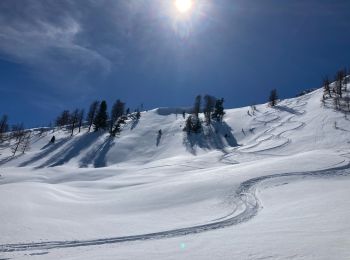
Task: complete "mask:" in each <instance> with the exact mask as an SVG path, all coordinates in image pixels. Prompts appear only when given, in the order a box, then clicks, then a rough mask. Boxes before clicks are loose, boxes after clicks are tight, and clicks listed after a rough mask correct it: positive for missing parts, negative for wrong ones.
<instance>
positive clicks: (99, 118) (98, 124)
mask: <svg viewBox="0 0 350 260" xmlns="http://www.w3.org/2000/svg"><path fill="white" fill-rule="evenodd" d="M107 120H108V115H107V103H106V101H105V100H103V101H102V102H101V104H100V107H99V110H98V112H97V114H96V117H95V120H94V129H95V132H97V131H98V130H100V129H103V130H105V129H106V128H107Z"/></svg>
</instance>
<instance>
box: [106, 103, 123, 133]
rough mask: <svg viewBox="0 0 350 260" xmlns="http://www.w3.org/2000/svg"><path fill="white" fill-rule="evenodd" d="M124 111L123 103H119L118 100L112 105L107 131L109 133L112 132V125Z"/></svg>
mask: <svg viewBox="0 0 350 260" xmlns="http://www.w3.org/2000/svg"><path fill="white" fill-rule="evenodd" d="M124 109H125V103H123V102H121V101H120V100H119V99H118V100H117V101H116V102H115V103H114V104H113V107H112V111H111V120H110V129H109V130H110V132H111V133H112V131H113V126H114V124H115V123H116V122H117V120H118V119H119V118H120V117H121V116H122V115H123V114H124Z"/></svg>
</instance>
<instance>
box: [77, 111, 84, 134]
mask: <svg viewBox="0 0 350 260" xmlns="http://www.w3.org/2000/svg"><path fill="white" fill-rule="evenodd" d="M84 114H85V110H84V109H81V110H80V111H79V114H78V123H79V125H78V127H79V133H80V129H81V126H82V125H83V120H84Z"/></svg>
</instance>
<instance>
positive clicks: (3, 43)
mask: <svg viewBox="0 0 350 260" xmlns="http://www.w3.org/2000/svg"><path fill="white" fill-rule="evenodd" d="M93 5H96V6H97V5H98V4H96V2H95V1H92V0H91V1H74V2H72V1H67V0H62V1H50V0H48V1H40V0H35V1H32V0H27V1H17V0H3V1H1V2H0V58H1V59H5V60H8V61H11V62H15V63H20V64H23V65H26V66H29V67H30V68H34V70H35V71H36V73H38V74H41V77H43V78H44V79H45V80H55V81H57V80H58V79H60V80H59V81H60V82H59V83H60V84H57V86H62V85H65V84H62V81H65V82H66V83H67V82H68V81H69V83H70V84H66V85H71V86H72V85H75V84H74V83H75V82H81V81H82V80H83V78H85V76H86V75H88V74H90V73H92V72H93V73H94V77H100V76H102V77H103V76H105V75H107V74H108V73H110V71H111V69H112V67H113V66H114V64H118V63H119V62H120V59H121V57H122V53H121V51H120V50H119V49H118V46H117V45H113V46H111V45H108V44H106V43H98V44H95V43H96V38H98V35H96V33H98V31H95V32H94V33H95V34H89V33H91V29H90V28H89V27H91V26H92V24H91V23H90V24H89V19H90V18H92V16H91V14H89V13H90V12H92V10H93V9H94V6H93ZM98 6H99V7H100V8H101V7H103V8H108V7H107V6H101V5H98ZM100 12H101V11H100ZM94 18H95V17H94ZM98 19H100V18H98V17H97V18H96V20H98Z"/></svg>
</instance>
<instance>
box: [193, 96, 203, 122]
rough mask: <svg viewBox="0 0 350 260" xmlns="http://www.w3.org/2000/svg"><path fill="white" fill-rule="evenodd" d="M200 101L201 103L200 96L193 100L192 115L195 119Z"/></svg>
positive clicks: (199, 107)
mask: <svg viewBox="0 0 350 260" xmlns="http://www.w3.org/2000/svg"><path fill="white" fill-rule="evenodd" d="M201 101H202V97H201V95H198V96H197V97H196V98H195V100H194V106H193V114H194V115H195V116H196V117H198V114H199V112H200V109H201Z"/></svg>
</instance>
